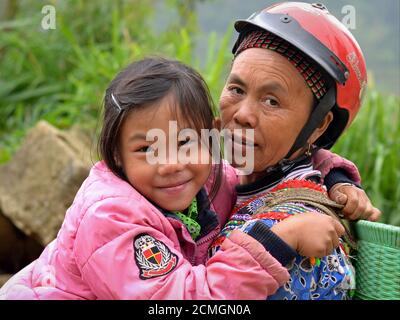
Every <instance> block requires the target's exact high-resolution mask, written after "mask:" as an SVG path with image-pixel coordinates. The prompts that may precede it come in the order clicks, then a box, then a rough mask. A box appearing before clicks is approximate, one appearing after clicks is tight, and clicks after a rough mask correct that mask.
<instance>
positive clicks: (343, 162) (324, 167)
mask: <svg viewBox="0 0 400 320" xmlns="http://www.w3.org/2000/svg"><path fill="white" fill-rule="evenodd" d="M312 160H313V164H314V168H315V169H316V170H319V171H321V174H322V180H323V179H324V178H325V177H326V176H327V175H328V173H329V172H330V171H331V170H332V169H342V170H344V171H346V173H347V175H348V177H349V178H350V179H351V180H352V181H353V182H355V183H356V184H360V183H361V176H360V172H359V171H358V168H357V167H356V165H355V164H354V163H352V162H351V161H349V160H347V159H345V158H342V157H341V156H339V155H337V154H335V153H333V152H330V151H328V150H325V149H320V150H318V151H317V152H316V153H315V154H314V156H313V158H312ZM322 182H323V181H322Z"/></svg>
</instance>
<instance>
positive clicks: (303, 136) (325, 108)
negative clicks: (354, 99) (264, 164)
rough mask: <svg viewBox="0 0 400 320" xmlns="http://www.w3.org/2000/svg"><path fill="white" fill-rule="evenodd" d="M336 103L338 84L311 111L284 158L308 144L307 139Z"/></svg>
mask: <svg viewBox="0 0 400 320" xmlns="http://www.w3.org/2000/svg"><path fill="white" fill-rule="evenodd" d="M335 104H336V86H335V85H332V86H331V88H330V89H329V90H328V92H327V93H326V94H325V95H324V97H323V98H322V99H321V100H320V101H319V103H318V104H317V105H316V107H315V108H314V110H313V111H312V112H311V115H310V117H309V118H308V120H307V123H306V124H305V125H304V127H303V129H302V130H301V131H300V134H299V135H298V136H297V139H296V141H295V142H294V144H293V146H292V148H291V149H290V151H289V152H288V154H287V155H286V157H285V158H284V159H289V158H290V157H291V156H292V155H293V153H295V152H296V151H297V150H299V149H300V148H302V147H304V146H305V145H306V144H307V139H308V138H309V137H310V136H311V135H312V133H313V132H314V130H315V129H316V128H318V126H319V125H320V124H321V123H322V121H323V120H324V118H325V116H326V115H327V114H328V112H329V111H330V110H331V109H332V108H333V107H334V106H335Z"/></svg>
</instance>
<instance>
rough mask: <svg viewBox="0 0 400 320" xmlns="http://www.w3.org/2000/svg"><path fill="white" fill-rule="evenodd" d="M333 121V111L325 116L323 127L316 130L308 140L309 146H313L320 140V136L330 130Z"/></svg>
mask: <svg viewBox="0 0 400 320" xmlns="http://www.w3.org/2000/svg"><path fill="white" fill-rule="evenodd" d="M332 120H333V113H332V111H329V113H328V114H327V115H326V116H325V118H324V120H323V121H322V123H321V125H320V126H319V127H318V128H317V129H315V130H314V132H313V133H312V135H311V136H310V138H308V140H307V142H308V143H309V144H313V143H314V142H315V141H317V140H318V138H319V137H320V136H322V134H323V133H324V132H325V131H326V129H328V127H329V125H330V123H331V122H332Z"/></svg>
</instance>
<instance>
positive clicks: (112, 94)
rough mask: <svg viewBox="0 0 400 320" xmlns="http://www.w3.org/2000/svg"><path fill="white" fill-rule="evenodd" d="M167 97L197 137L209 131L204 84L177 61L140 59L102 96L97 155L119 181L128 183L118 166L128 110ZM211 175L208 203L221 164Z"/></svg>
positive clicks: (210, 104) (209, 107) (210, 121)
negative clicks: (120, 136)
mask: <svg viewBox="0 0 400 320" xmlns="http://www.w3.org/2000/svg"><path fill="white" fill-rule="evenodd" d="M169 94H172V96H173V98H174V100H175V101H174V102H175V103H174V105H175V110H174V113H175V115H179V116H181V117H182V116H184V117H185V124H187V125H189V126H190V127H191V128H194V129H196V131H197V132H198V134H199V135H200V132H201V129H209V130H211V129H213V119H214V115H213V106H214V104H213V101H212V98H211V95H210V92H209V89H208V87H207V84H206V83H205V81H204V79H203V78H202V77H201V75H200V74H199V73H198V72H197V71H195V70H194V69H192V68H191V67H189V66H186V65H184V64H183V63H181V62H179V61H175V60H169V59H165V58H161V57H149V58H144V59H142V60H140V61H137V62H134V63H132V64H130V65H129V66H127V67H126V68H125V69H124V70H122V71H121V72H120V73H119V74H118V75H117V76H116V77H115V78H114V79H113V80H112V81H111V83H110V85H109V87H108V88H107V90H106V93H105V97H104V119H103V126H102V130H101V133H100V137H99V141H98V152H99V154H100V157H101V158H102V159H103V160H104V161H105V163H106V164H107V166H108V168H109V169H110V170H111V171H112V172H113V173H114V174H115V175H116V176H118V177H119V178H121V179H123V180H125V181H128V180H127V178H126V176H125V174H124V171H123V168H122V167H121V166H120V165H119V164H118V162H119V161H118V159H120V157H119V135H120V131H121V127H122V124H123V122H124V120H125V119H126V117H127V115H128V114H129V112H130V111H132V110H135V109H137V108H143V107H146V106H150V105H153V104H154V103H155V102H157V101H159V100H161V99H163V98H164V97H166V96H167V95H169ZM176 118H177V119H178V117H176ZM178 126H179V123H178ZM209 143H210V146H211V148H210V153H212V154H213V156H214V152H215V150H218V154H219V155H220V152H219V145H217V146H215V143H214V141H213V140H211V139H210V141H209ZM211 150H212V152H211ZM219 159H221V156H219ZM212 175H213V178H212V180H213V185H212V187H211V190H210V195H209V198H210V202H211V201H212V200H213V199H214V198H215V196H216V194H217V192H218V189H219V187H220V185H221V179H222V165H221V161H220V162H219V163H218V164H216V165H215V166H214V168H213V170H212Z"/></svg>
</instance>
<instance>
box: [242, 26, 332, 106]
mask: <svg viewBox="0 0 400 320" xmlns="http://www.w3.org/2000/svg"><path fill="white" fill-rule="evenodd" d="M249 48H265V49H269V50H272V51H275V52H277V53H280V54H281V55H283V56H284V57H286V58H287V59H288V60H289V61H290V62H291V63H292V64H293V65H294V66H295V67H296V69H297V71H299V72H300V74H301V75H302V77H303V78H304V80H305V81H306V83H307V85H308V86H309V87H310V89H311V90H312V92H313V94H314V96H315V97H316V98H317V99H318V100H321V98H322V97H323V96H324V95H325V94H326V92H327V88H326V80H325V79H324V77H323V75H322V73H321V71H320V70H319V69H320V68H318V67H317V64H316V63H315V62H314V61H313V60H311V58H309V57H307V56H306V55H304V54H303V53H302V52H301V51H300V50H299V49H297V48H296V47H295V46H293V45H292V44H290V43H289V42H287V41H285V40H284V39H282V38H280V37H278V36H276V35H274V34H273V33H270V32H268V31H264V30H260V31H252V32H250V33H248V34H247V35H246V36H245V38H244V40H243V41H242V42H241V43H240V46H239V48H238V50H237V51H236V53H235V57H236V56H237V55H239V54H240V53H241V52H242V51H244V50H246V49H249Z"/></svg>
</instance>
